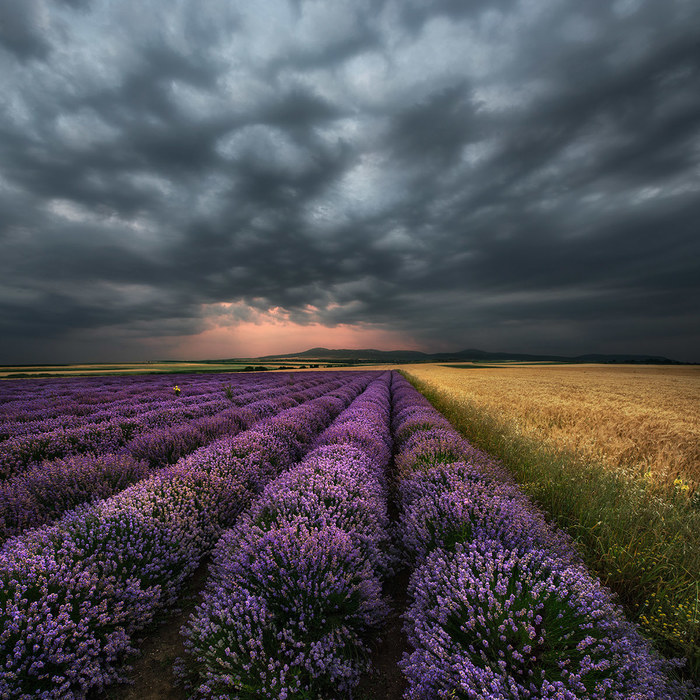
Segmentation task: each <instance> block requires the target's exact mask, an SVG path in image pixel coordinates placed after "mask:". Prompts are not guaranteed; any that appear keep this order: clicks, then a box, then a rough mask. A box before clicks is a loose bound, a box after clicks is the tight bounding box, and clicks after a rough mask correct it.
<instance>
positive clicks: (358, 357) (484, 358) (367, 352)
mask: <svg viewBox="0 0 700 700" xmlns="http://www.w3.org/2000/svg"><path fill="white" fill-rule="evenodd" d="M284 358H288V359H292V358H294V359H309V360H333V361H336V362H338V361H345V362H381V363H387V364H391V363H401V362H460V361H461V362H469V361H479V362H489V361H492V362H497V361H498V362H504V361H511V362H571V363H579V362H581V363H586V362H601V363H631V364H664V365H678V364H683V363H681V362H678V361H677V360H671V359H669V358H668V357H663V356H660V355H630V354H610V355H606V354H600V353H591V354H586V355H576V356H574V357H571V356H566V355H532V354H527V353H511V352H486V351H484V350H477V349H475V348H470V349H468V350H459V351H457V352H437V353H426V352H420V351H418V350H374V349H372V348H366V349H362V350H331V349H329V348H311V349H310V350H304V351H303V352H295V353H286V354H279V355H265V356H264V357H259V358H257V359H259V360H272V359H284Z"/></svg>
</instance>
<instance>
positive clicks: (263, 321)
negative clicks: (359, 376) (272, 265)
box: [171, 315, 421, 359]
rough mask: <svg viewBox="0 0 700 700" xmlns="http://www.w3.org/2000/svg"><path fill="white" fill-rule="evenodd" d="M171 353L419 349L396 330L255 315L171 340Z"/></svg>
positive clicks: (189, 355)
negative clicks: (254, 318) (323, 349)
mask: <svg viewBox="0 0 700 700" xmlns="http://www.w3.org/2000/svg"><path fill="white" fill-rule="evenodd" d="M173 340H174V341H175V342H174V343H173V345H172V346H171V348H172V353H173V355H174V356H177V357H187V358H192V359H194V358H197V359H204V358H207V359H216V358H227V357H259V356H261V355H273V354H281V353H290V352H301V351H303V350H308V349H310V348H313V347H326V348H334V349H341V348H342V349H353V348H358V349H359V348H375V349H378V350H397V349H401V350H419V349H421V348H419V347H418V345H417V344H416V343H415V341H414V340H413V339H411V338H409V337H407V336H405V335H404V334H402V333H399V332H397V331H390V330H383V329H381V328H376V327H369V326H362V325H348V324H339V325H337V326H333V327H328V326H324V325H322V324H321V323H309V324H307V325H302V324H299V323H294V322H292V321H288V320H281V319H279V318H277V317H275V316H274V315H271V317H270V318H267V315H265V316H262V315H261V316H258V317H257V318H256V321H255V322H253V321H239V322H237V323H232V324H231V325H217V326H215V327H213V328H208V329H207V330H204V331H202V332H201V333H198V334H197V335H192V336H180V337H179V338H177V339H173Z"/></svg>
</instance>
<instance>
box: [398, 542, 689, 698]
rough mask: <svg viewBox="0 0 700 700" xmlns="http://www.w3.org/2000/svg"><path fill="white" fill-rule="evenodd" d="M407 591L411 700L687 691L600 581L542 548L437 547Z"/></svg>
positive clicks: (651, 695) (672, 694) (493, 545)
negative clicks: (667, 675)
mask: <svg viewBox="0 0 700 700" xmlns="http://www.w3.org/2000/svg"><path fill="white" fill-rule="evenodd" d="M409 594H410V595H411V596H412V597H413V601H414V602H413V604H412V605H411V608H410V610H409V611H408V614H407V620H408V625H407V630H408V634H409V642H410V643H411V645H412V646H413V647H414V648H415V651H414V652H413V653H412V654H410V655H408V656H407V657H406V658H405V659H404V661H403V663H402V668H403V670H404V673H405V674H406V678H407V680H408V692H407V694H406V696H405V697H406V698H409V699H410V700H433V699H434V698H459V699H461V700H467V699H469V700H476V699H477V698H557V699H562V700H565V699H566V700H573V699H574V698H587V699H590V700H603V699H604V698H605V699H606V700H607V699H613V698H616V699H619V700H623V699H624V700H629V699H630V698H638V699H639V700H641V699H642V698H645V699H649V698H657V699H660V698H667V699H668V700H671V698H679V697H682V690H681V689H680V687H678V686H673V684H671V683H669V682H667V681H666V679H665V677H664V674H663V664H662V663H661V661H660V660H659V659H658V658H656V657H655V656H654V655H653V654H652V653H651V651H650V649H649V646H648V643H647V642H646V641H645V640H644V639H642V637H641V636H640V635H639V634H638V632H637V631H636V630H635V629H634V628H633V626H632V625H631V624H629V623H628V622H626V621H625V620H624V618H623V616H622V613H621V610H620V609H619V608H618V607H616V606H614V605H613V604H612V603H611V602H610V596H609V595H608V593H607V592H606V591H605V590H604V589H602V588H601V586H600V584H598V583H597V582H596V581H594V580H593V578H592V577H591V576H590V575H588V573H587V572H586V571H585V570H583V569H582V568H581V567H572V566H562V565H561V563H560V562H559V561H558V560H557V559H555V558H553V557H552V556H551V555H550V554H549V553H548V552H545V551H543V550H540V549H536V548H533V549H530V550H529V551H527V552H522V553H521V552H518V551H515V550H510V549H506V548H504V547H503V546H502V545H501V544H500V543H496V542H493V541H488V540H482V541H479V542H473V543H471V544H469V545H466V546H461V545H458V546H457V547H456V549H455V551H454V552H453V553H446V552H444V551H442V550H437V551H435V552H434V553H433V554H431V555H430V556H429V557H428V559H427V561H426V563H425V564H424V565H423V566H422V567H421V568H420V569H418V570H417V571H416V573H415V575H414V576H413V578H412V580H411V584H410V589H409Z"/></svg>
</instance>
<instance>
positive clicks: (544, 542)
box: [393, 379, 690, 700]
mask: <svg viewBox="0 0 700 700" xmlns="http://www.w3.org/2000/svg"><path fill="white" fill-rule="evenodd" d="M394 401H395V404H394V409H395V413H394V419H393V427H394V434H395V440H396V447H397V456H396V469H397V474H398V477H399V479H400V481H399V484H400V486H399V492H400V500H401V506H402V510H403V515H402V519H401V527H400V540H401V544H402V547H403V551H404V554H405V558H406V561H407V563H408V564H409V565H410V566H411V567H412V569H413V573H412V575H411V579H410V584H409V595H410V597H411V599H412V603H411V605H410V608H409V610H408V611H407V613H406V615H405V620H406V629H407V633H408V639H409V643H410V645H411V646H412V648H413V651H412V653H410V654H407V655H405V658H404V660H403V662H402V668H403V671H404V674H405V676H406V679H407V683H408V690H407V692H406V695H405V697H406V698H409V699H410V700H434V699H436V698H462V699H466V698H470V699H476V698H559V699H562V700H566V699H574V698H592V699H594V698H618V699H619V700H622V699H623V698H624V699H627V700H629V699H630V698H637V699H638V700H642V699H645V700H646V699H649V698H667V699H668V700H671V699H672V698H673V699H677V698H681V697H684V696H685V695H686V694H689V693H690V689H688V688H684V687H682V686H681V685H679V684H677V683H676V682H675V681H673V680H671V679H670V676H669V675H667V672H668V671H669V670H670V668H669V664H668V663H667V662H663V661H662V660H661V659H659V658H658V656H656V655H655V654H654V653H653V652H652V650H651V648H650V647H649V645H648V643H647V642H646V641H645V640H644V639H643V638H642V637H641V636H640V635H639V633H638V632H637V630H636V628H635V627H634V626H633V625H631V624H630V623H628V622H626V621H625V619H624V617H623V614H622V611H621V610H620V609H619V607H618V606H616V605H615V604H614V603H613V602H612V600H611V596H610V594H609V592H608V591H607V590H606V589H604V588H603V587H602V586H601V585H600V583H599V582H598V581H597V580H596V579H594V578H593V577H592V576H591V574H590V573H589V572H588V571H587V570H586V568H585V567H584V566H583V565H582V563H581V561H580V560H579V557H578V555H577V553H576V550H575V547H574V545H573V543H572V542H571V541H570V540H569V539H568V538H567V537H566V536H565V535H563V534H562V533H560V532H557V531H555V530H554V529H553V528H552V527H550V526H549V524H548V523H547V522H546V521H545V519H544V518H543V516H542V514H541V513H540V512H539V511H538V510H537V509H536V508H535V507H534V506H533V505H532V503H531V502H530V501H529V500H528V499H527V498H526V497H525V496H524V495H523V493H522V492H521V491H520V490H519V489H518V488H517V486H516V485H515V483H514V482H513V480H512V479H511V478H510V477H509V475H508V474H507V473H505V471H504V470H503V468H502V467H501V466H499V464H498V463H496V462H495V461H494V460H492V459H491V458H489V457H488V456H487V455H485V454H484V453H482V452H479V451H477V450H475V449H474V448H473V447H471V446H470V445H469V444H468V443H466V442H465V441H464V440H462V439H461V437H460V436H459V434H458V433H457V432H456V431H454V430H453V429H452V428H451V426H450V424H449V423H448V422H447V421H446V419H445V418H444V417H443V416H442V415H441V414H439V413H438V412H437V411H435V410H434V409H433V408H432V407H431V406H430V404H429V403H428V402H427V401H426V400H425V398H424V397H422V396H421V395H420V394H419V393H418V392H417V391H415V389H413V388H412V387H411V386H410V384H408V382H406V381H405V380H403V379H402V380H400V381H399V382H398V386H397V389H396V391H395V392H394Z"/></svg>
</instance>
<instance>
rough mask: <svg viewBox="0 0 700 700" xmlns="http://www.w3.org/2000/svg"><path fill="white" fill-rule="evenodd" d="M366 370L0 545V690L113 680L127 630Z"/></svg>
mask: <svg viewBox="0 0 700 700" xmlns="http://www.w3.org/2000/svg"><path fill="white" fill-rule="evenodd" d="M371 378H372V376H371V375H370V374H369V373H363V374H360V375H357V374H354V375H345V377H344V379H343V385H342V386H340V387H337V388H335V389H333V390H331V391H327V390H326V391H323V390H322V387H319V393H320V394H323V395H320V396H318V398H314V399H312V400H310V401H308V402H306V403H303V404H301V405H298V406H294V407H292V408H287V409H286V410H283V411H282V412H280V413H279V414H278V415H276V416H274V417H272V418H268V419H266V420H263V421H261V422H260V423H258V424H257V425H256V426H255V427H254V428H252V429H249V430H246V431H244V432H241V433H240V434H238V435H236V436H234V437H226V438H222V439H220V440H218V441H216V442H214V443H212V444H211V445H210V446H207V447H204V448H201V449H199V450H197V451H196V452H194V453H193V454H191V455H189V456H188V457H185V458H183V459H182V460H180V461H179V462H178V463H177V464H176V465H174V466H170V467H168V468H165V469H162V470H160V471H159V472H157V473H156V474H154V475H153V476H151V477H149V478H148V479H146V480H144V481H142V482H140V483H138V484H136V485H134V486H131V487H129V488H127V489H126V490H125V491H123V492H121V493H119V494H117V495H115V496H112V497H111V498H108V499H106V500H104V501H100V502H97V503H93V504H90V505H86V506H82V507H79V508H77V509H75V510H73V511H71V512H69V513H67V514H66V515H64V516H63V517H62V518H61V519H60V520H58V521H57V522H56V523H55V524H54V525H51V526H46V527H43V528H39V529H36V530H32V531H29V532H27V533H25V534H24V535H21V536H18V537H15V538H12V539H11V540H9V541H8V542H7V543H6V544H5V546H4V547H3V549H2V550H0V624H1V627H0V697H2V698H5V697H7V698H20V699H22V700H29V698H45V699H59V698H61V699H63V698H83V697H85V696H86V695H87V693H88V692H90V691H94V690H96V689H99V688H102V687H103V686H104V685H106V684H108V683H112V682H114V681H117V680H119V679H120V678H121V677H122V676H123V670H124V664H125V662H126V661H127V660H128V657H129V656H130V655H131V654H132V653H134V651H135V649H134V647H133V639H134V635H136V634H137V633H138V632H139V631H140V630H142V629H143V628H144V627H145V626H147V625H148V624H149V623H150V622H151V621H152V620H153V619H154V616H155V615H157V614H159V613H161V612H162V611H164V610H166V609H168V608H169V607H170V606H171V605H172V604H173V602H174V601H175V599H176V597H177V595H178V593H179V591H180V590H181V588H182V585H183V584H184V582H185V581H186V580H187V579H188V578H189V577H190V576H191V575H192V573H193V572H194V571H195V570H196V568H197V567H198V565H199V563H200V562H201V560H202V559H203V557H205V556H206V555H207V554H208V553H209V552H210V551H211V549H212V547H213V546H214V544H215V543H216V541H217V540H218V538H219V535H220V533H221V531H222V530H223V529H224V528H226V527H230V526H231V525H232V524H233V521H234V520H235V518H236V517H237V515H238V513H239V512H240V511H241V510H242V509H243V508H244V507H246V506H247V505H248V504H249V503H250V501H251V500H252V498H253V497H254V496H255V495H256V494H257V493H259V492H260V491H261V490H262V488H263V487H264V485H265V484H266V483H267V482H268V481H269V480H270V479H272V478H274V477H275V476H276V475H277V474H278V473H279V472H280V471H283V470H284V469H285V468H287V467H288V466H289V465H290V464H292V463H294V462H296V461H298V460H299V459H300V458H301V457H302V456H303V454H304V453H305V452H306V451H307V450H308V449H309V448H310V447H311V443H312V441H313V438H314V437H315V436H316V435H317V434H318V433H319V432H321V431H322V430H323V429H324V428H325V427H326V426H327V425H328V424H329V423H330V422H331V421H332V419H333V418H334V417H335V416H337V415H338V414H339V413H340V412H341V411H342V410H343V409H344V408H345V407H346V406H347V405H349V403H350V402H351V401H352V399H353V398H354V397H355V396H357V394H358V393H359V392H360V391H362V390H363V389H364V388H365V387H366V386H367V384H368V383H369V382H370V381H371ZM326 389H327V387H326Z"/></svg>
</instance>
